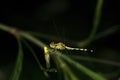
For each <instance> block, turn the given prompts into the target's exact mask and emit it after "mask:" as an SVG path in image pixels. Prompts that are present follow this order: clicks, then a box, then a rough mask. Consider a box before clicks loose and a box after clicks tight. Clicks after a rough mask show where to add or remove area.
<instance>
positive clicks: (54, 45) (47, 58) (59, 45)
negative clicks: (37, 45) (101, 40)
mask: <svg viewBox="0 0 120 80" xmlns="http://www.w3.org/2000/svg"><path fill="white" fill-rule="evenodd" d="M57 32H58V31H57ZM49 46H50V48H52V49H54V50H79V51H90V52H93V50H88V49H85V48H73V47H69V46H66V45H65V44H64V43H62V42H58V43H55V42H51V43H50V44H49ZM49 52H50V51H49V49H48V48H47V47H44V54H45V61H46V67H47V68H50V54H49Z"/></svg>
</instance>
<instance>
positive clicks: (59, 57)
mask: <svg viewBox="0 0 120 80" xmlns="http://www.w3.org/2000/svg"><path fill="white" fill-rule="evenodd" d="M102 5H103V0H98V2H97V6H96V10H95V14H94V15H95V16H94V21H93V29H92V31H91V34H90V35H89V37H88V38H87V39H86V40H84V41H82V42H81V41H80V42H78V43H76V42H72V41H71V43H76V45H78V46H80V47H81V46H82V47H84V46H87V45H89V44H90V43H91V42H92V41H93V40H96V39H99V38H101V37H104V36H106V35H109V34H112V33H114V32H115V31H117V30H118V26H113V27H111V28H110V29H108V30H105V31H103V32H102V33H100V34H96V32H97V30H98V26H99V23H100V17H101V12H102V11H101V9H102ZM0 30H3V31H6V32H8V33H10V34H12V35H14V36H15V37H16V39H17V41H18V56H17V59H16V64H15V68H14V70H13V72H11V73H12V75H11V76H10V80H19V78H20V74H21V71H22V66H23V65H22V64H23V56H24V53H23V52H24V51H23V50H22V45H21V42H23V43H24V44H25V45H26V46H27V48H28V49H29V50H30V52H31V53H32V55H33V57H34V58H35V60H36V62H37V64H38V66H39V69H40V71H41V70H42V71H43V74H44V75H45V77H46V78H48V79H49V75H50V74H49V72H54V73H55V74H59V77H61V76H60V73H61V72H62V74H63V76H64V80H81V79H80V77H79V76H80V75H77V74H76V73H74V72H73V70H72V68H71V67H75V69H77V71H80V72H82V73H84V74H85V75H87V76H89V77H90V78H91V79H93V80H107V79H106V78H104V77H103V76H101V75H100V74H98V73H97V72H94V71H92V70H90V69H88V68H86V67H85V66H83V65H82V64H80V63H78V62H77V61H74V60H72V59H71V58H69V57H68V56H66V55H64V54H62V53H61V52H59V51H54V52H52V50H51V48H50V47H49V46H48V45H46V44H45V43H44V42H42V41H41V40H39V39H37V38H36V37H35V36H34V35H37V36H40V37H43V38H46V39H53V38H54V39H56V37H55V36H51V35H45V34H42V33H39V34H38V33H37V32H30V31H22V30H19V29H16V28H12V27H8V26H6V25H3V24H0ZM96 35H97V36H96ZM27 40H28V41H31V42H32V43H34V44H35V45H36V46H38V47H39V48H41V49H44V47H47V48H48V50H49V51H50V52H49V55H50V57H51V58H52V59H53V61H54V63H55V65H56V67H57V68H56V69H57V72H56V69H50V68H46V67H43V66H42V64H41V63H40V61H39V59H38V57H37V56H36V53H35V52H34V50H33V49H32V47H31V46H30V45H29V44H28V43H27ZM57 40H58V38H57ZM43 54H44V53H43ZM84 59H85V58H84ZM89 60H91V59H89ZM93 61H96V62H101V61H97V60H96V59H95V60H93ZM104 62H105V61H103V63H104ZM44 63H45V62H44ZM67 63H69V64H71V66H69V65H68V64H67ZM101 63H102V62H101ZM106 63H109V64H112V63H110V62H106ZM117 64H118V63H116V64H114V62H113V65H117ZM118 65H119V64H118Z"/></svg>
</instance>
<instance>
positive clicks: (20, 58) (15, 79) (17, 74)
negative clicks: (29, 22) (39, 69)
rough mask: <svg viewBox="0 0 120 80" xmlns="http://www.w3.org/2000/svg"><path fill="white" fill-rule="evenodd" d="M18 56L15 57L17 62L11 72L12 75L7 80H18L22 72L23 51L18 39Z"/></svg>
mask: <svg viewBox="0 0 120 80" xmlns="http://www.w3.org/2000/svg"><path fill="white" fill-rule="evenodd" d="M18 46H19V49H18V55H17V60H16V63H15V68H14V70H13V74H12V75H11V77H10V79H9V80H19V78H20V74H21V71H22V65H23V50H22V45H21V41H20V39H18Z"/></svg>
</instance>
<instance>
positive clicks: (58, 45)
mask: <svg viewBox="0 0 120 80" xmlns="http://www.w3.org/2000/svg"><path fill="white" fill-rule="evenodd" d="M50 47H51V48H53V49H57V50H80V51H89V50H88V49H86V48H73V47H69V46H66V45H65V44H64V43H62V42H58V43H54V42H51V43H50ZM90 52H93V50H90Z"/></svg>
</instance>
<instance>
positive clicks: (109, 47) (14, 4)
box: [0, 0, 120, 78]
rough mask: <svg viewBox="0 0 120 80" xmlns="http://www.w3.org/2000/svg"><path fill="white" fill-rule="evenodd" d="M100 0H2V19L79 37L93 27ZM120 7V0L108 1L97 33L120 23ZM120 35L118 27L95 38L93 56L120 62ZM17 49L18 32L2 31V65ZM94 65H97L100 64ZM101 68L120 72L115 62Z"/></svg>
mask: <svg viewBox="0 0 120 80" xmlns="http://www.w3.org/2000/svg"><path fill="white" fill-rule="evenodd" d="M96 3H97V0H43V1H37V0H31V1H24V0H23V1H22V0H17V1H11V0H10V1H4V2H0V4H1V5H0V23H2V24H5V25H8V26H14V27H17V28H19V29H22V30H30V31H37V32H41V33H44V34H51V35H54V36H59V37H64V38H67V39H69V40H74V41H75V40H76V41H79V40H83V39H84V38H86V37H88V35H89V33H90V31H91V29H92V26H93V25H92V24H93V16H94V10H95V7H96ZM119 10H120V6H119V1H118V0H105V1H104V4H103V9H102V16H101V21H100V25H99V29H98V32H97V33H99V32H102V31H103V30H106V29H109V28H110V27H112V26H115V25H119V24H120V12H119ZM54 23H55V24H54ZM119 36H120V33H119V30H118V31H116V32H115V33H114V34H111V35H109V36H106V37H104V38H101V39H99V40H96V41H94V42H93V43H92V44H91V45H90V46H92V47H93V48H95V49H96V52H97V53H96V54H95V55H94V56H93V57H98V58H101V59H107V60H113V61H117V62H119V61H120V59H119V56H120V54H119V53H120V51H119V46H120V37H119ZM49 42H50V41H49ZM33 46H34V45H33ZM35 48H36V47H35ZM37 51H39V50H38V49H37ZM26 52H27V51H26ZM16 53H17V41H16V39H15V38H14V36H12V35H10V34H8V33H6V32H4V31H0V68H4V66H6V65H9V64H13V63H14V61H15V59H16V58H15V57H16ZM26 56H28V57H26V58H28V60H30V61H33V62H34V60H33V59H32V58H33V57H32V55H30V54H26ZM98 67H99V66H98ZM91 68H95V69H97V67H91ZM106 68H107V69H106ZM103 70H106V71H103ZM117 70H118V72H116V71H117ZM98 71H101V72H102V71H103V72H106V73H109V72H116V73H119V72H120V70H119V69H118V68H116V67H112V66H102V67H100V68H99V70H98ZM116 77H117V76H115V78H116ZM113 78H114V77H113Z"/></svg>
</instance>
